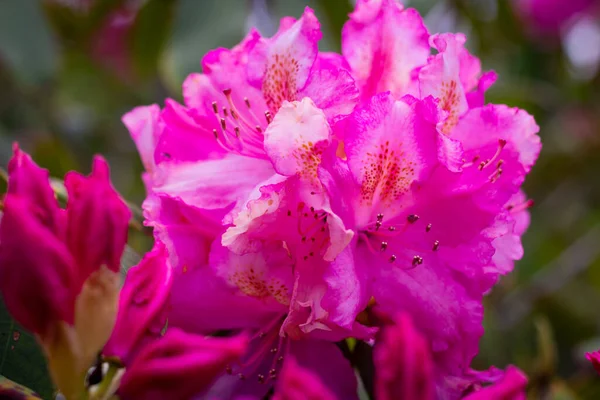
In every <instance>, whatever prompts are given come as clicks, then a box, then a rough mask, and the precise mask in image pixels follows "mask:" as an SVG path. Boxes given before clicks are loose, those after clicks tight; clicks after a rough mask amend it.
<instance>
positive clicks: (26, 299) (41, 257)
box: [0, 194, 77, 336]
mask: <svg viewBox="0 0 600 400" xmlns="http://www.w3.org/2000/svg"><path fill="white" fill-rule="evenodd" d="M74 273H75V265H74V263H73V258H72V257H71V255H70V254H69V251H68V249H67V247H66V246H65V244H64V243H63V242H62V241H61V240H60V239H59V238H57V237H56V236H55V233H54V232H52V231H51V230H50V229H48V227H47V226H46V225H44V224H43V223H41V222H40V221H39V220H38V219H37V218H36V217H35V216H34V215H33V214H32V213H31V208H30V205H29V202H28V201H27V200H24V199H21V198H19V196H15V195H12V194H9V195H7V196H6V199H5V200H4V214H3V216H2V220H1V223H0V290H1V292H2V297H3V298H4V302H5V304H6V307H7V308H8V310H9V311H10V313H11V314H12V315H13V317H14V318H15V319H16V320H17V321H19V323H20V324H21V325H23V326H24V327H25V328H26V329H28V330H30V331H32V332H35V333H37V334H39V335H41V336H43V335H44V334H45V333H46V332H47V330H48V328H49V327H50V325H51V324H52V323H54V322H56V321H66V322H67V323H73V318H74V307H75V306H74V301H75V295H76V290H75V288H76V287H77V283H76V282H75V276H74Z"/></svg>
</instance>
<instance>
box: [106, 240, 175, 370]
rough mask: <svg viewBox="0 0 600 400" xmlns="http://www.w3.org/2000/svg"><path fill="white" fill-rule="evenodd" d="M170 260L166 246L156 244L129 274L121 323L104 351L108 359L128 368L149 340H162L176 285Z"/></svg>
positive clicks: (123, 295) (120, 306) (125, 286)
mask: <svg viewBox="0 0 600 400" xmlns="http://www.w3.org/2000/svg"><path fill="white" fill-rule="evenodd" d="M167 256H168V255H167V253H166V249H165V247H164V245H163V244H162V243H160V242H156V244H155V246H154V248H153V249H152V251H151V252H149V253H147V254H146V255H145V256H144V258H143V259H142V261H140V263H139V264H138V265H136V266H134V267H132V268H131V269H130V270H129V271H127V277H126V278H125V284H124V285H123V288H122V289H121V294H120V299H119V312H118V314H117V321H116V323H115V327H114V329H113V331H112V334H111V337H110V339H109V340H108V342H107V343H106V345H105V346H104V350H103V351H102V355H103V356H104V358H106V359H111V360H113V361H116V362H118V363H120V364H122V365H128V364H129V362H130V361H131V359H132V357H134V356H135V353H136V351H137V350H138V349H139V348H140V346H143V344H144V342H145V340H146V339H153V338H156V337H158V336H160V331H161V330H162V328H163V326H164V325H165V321H164V320H163V319H161V318H160V316H161V314H162V313H164V311H165V306H166V302H167V299H168V296H169V291H170V289H171V284H172V271H171V266H170V265H169V262H168V260H167ZM161 324H162V326H160V325H161ZM156 325H158V326H156Z"/></svg>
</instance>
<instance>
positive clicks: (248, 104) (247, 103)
mask: <svg viewBox="0 0 600 400" xmlns="http://www.w3.org/2000/svg"><path fill="white" fill-rule="evenodd" d="M244 103H246V107H248V108H250V100H248V98H247V97H244Z"/></svg>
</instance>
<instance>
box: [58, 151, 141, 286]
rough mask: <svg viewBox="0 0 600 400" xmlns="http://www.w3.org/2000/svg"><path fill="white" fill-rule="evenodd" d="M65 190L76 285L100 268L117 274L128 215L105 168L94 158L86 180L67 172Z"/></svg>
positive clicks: (70, 247) (102, 161)
mask: <svg viewBox="0 0 600 400" xmlns="http://www.w3.org/2000/svg"><path fill="white" fill-rule="evenodd" d="M65 186H66V187H67V191H68V192H69V200H68V203H67V220H68V223H67V244H68V246H69V250H70V251H71V253H72V254H73V257H74V258H75V261H76V262H77V265H78V267H79V272H80V282H81V283H83V281H85V279H86V278H87V277H88V276H89V274H91V273H92V272H93V271H95V270H96V269H98V268H99V267H100V266H102V265H106V266H107V267H108V268H109V269H111V270H112V271H115V272H117V271H119V269H120V268H121V263H120V260H121V254H122V253H123V249H124V248H125V243H126V241H127V228H128V224H129V219H130V218H131V212H130V211H129V208H128V207H127V205H126V204H125V203H124V202H123V200H122V199H121V197H120V196H119V195H118V193H117V192H116V191H115V189H114V188H113V187H112V185H111V183H110V180H109V170H108V164H107V163H106V161H105V160H104V159H103V158H101V157H96V158H94V163H93V168H92V173H91V174H90V175H89V176H88V177H83V176H81V175H79V174H78V173H76V172H70V173H69V174H67V175H66V176H65Z"/></svg>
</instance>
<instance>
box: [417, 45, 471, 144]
mask: <svg viewBox="0 0 600 400" xmlns="http://www.w3.org/2000/svg"><path fill="white" fill-rule="evenodd" d="M466 40H467V39H466V37H465V36H464V35H463V34H452V33H444V34H439V35H433V36H432V37H431V38H430V43H431V46H432V47H433V48H435V49H436V50H438V51H439V53H438V54H436V55H435V56H433V57H431V59H430V60H429V62H428V63H427V65H426V66H425V67H423V68H421V70H420V71H419V87H420V93H421V97H426V96H433V97H435V98H438V99H439V101H440V103H439V107H440V109H441V110H443V111H444V112H445V113H446V117H445V121H444V123H443V125H442V127H441V130H442V132H443V133H445V134H449V133H450V132H451V131H452V129H453V128H454V127H455V126H456V124H457V123H458V119H459V118H460V116H461V115H462V114H463V113H464V112H465V111H466V110H467V109H468V107H469V106H468V104H467V98H466V95H465V90H466V89H465V87H464V86H463V83H462V80H461V72H463V71H462V68H461V67H462V65H461V61H462V60H461V56H462V57H465V56H466V55H465V53H466V50H465V48H464V44H465V41H466ZM467 54H468V53H467ZM470 64H472V63H469V64H467V67H468V68H469V69H468V70H467V71H464V72H463V75H464V74H467V75H469V74H471V73H472V71H471V70H470V69H472V65H470ZM466 78H467V82H466V83H467V84H469V85H471V84H472V82H471V80H472V77H471V76H467V77H466ZM462 79H465V76H463V77H462Z"/></svg>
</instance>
